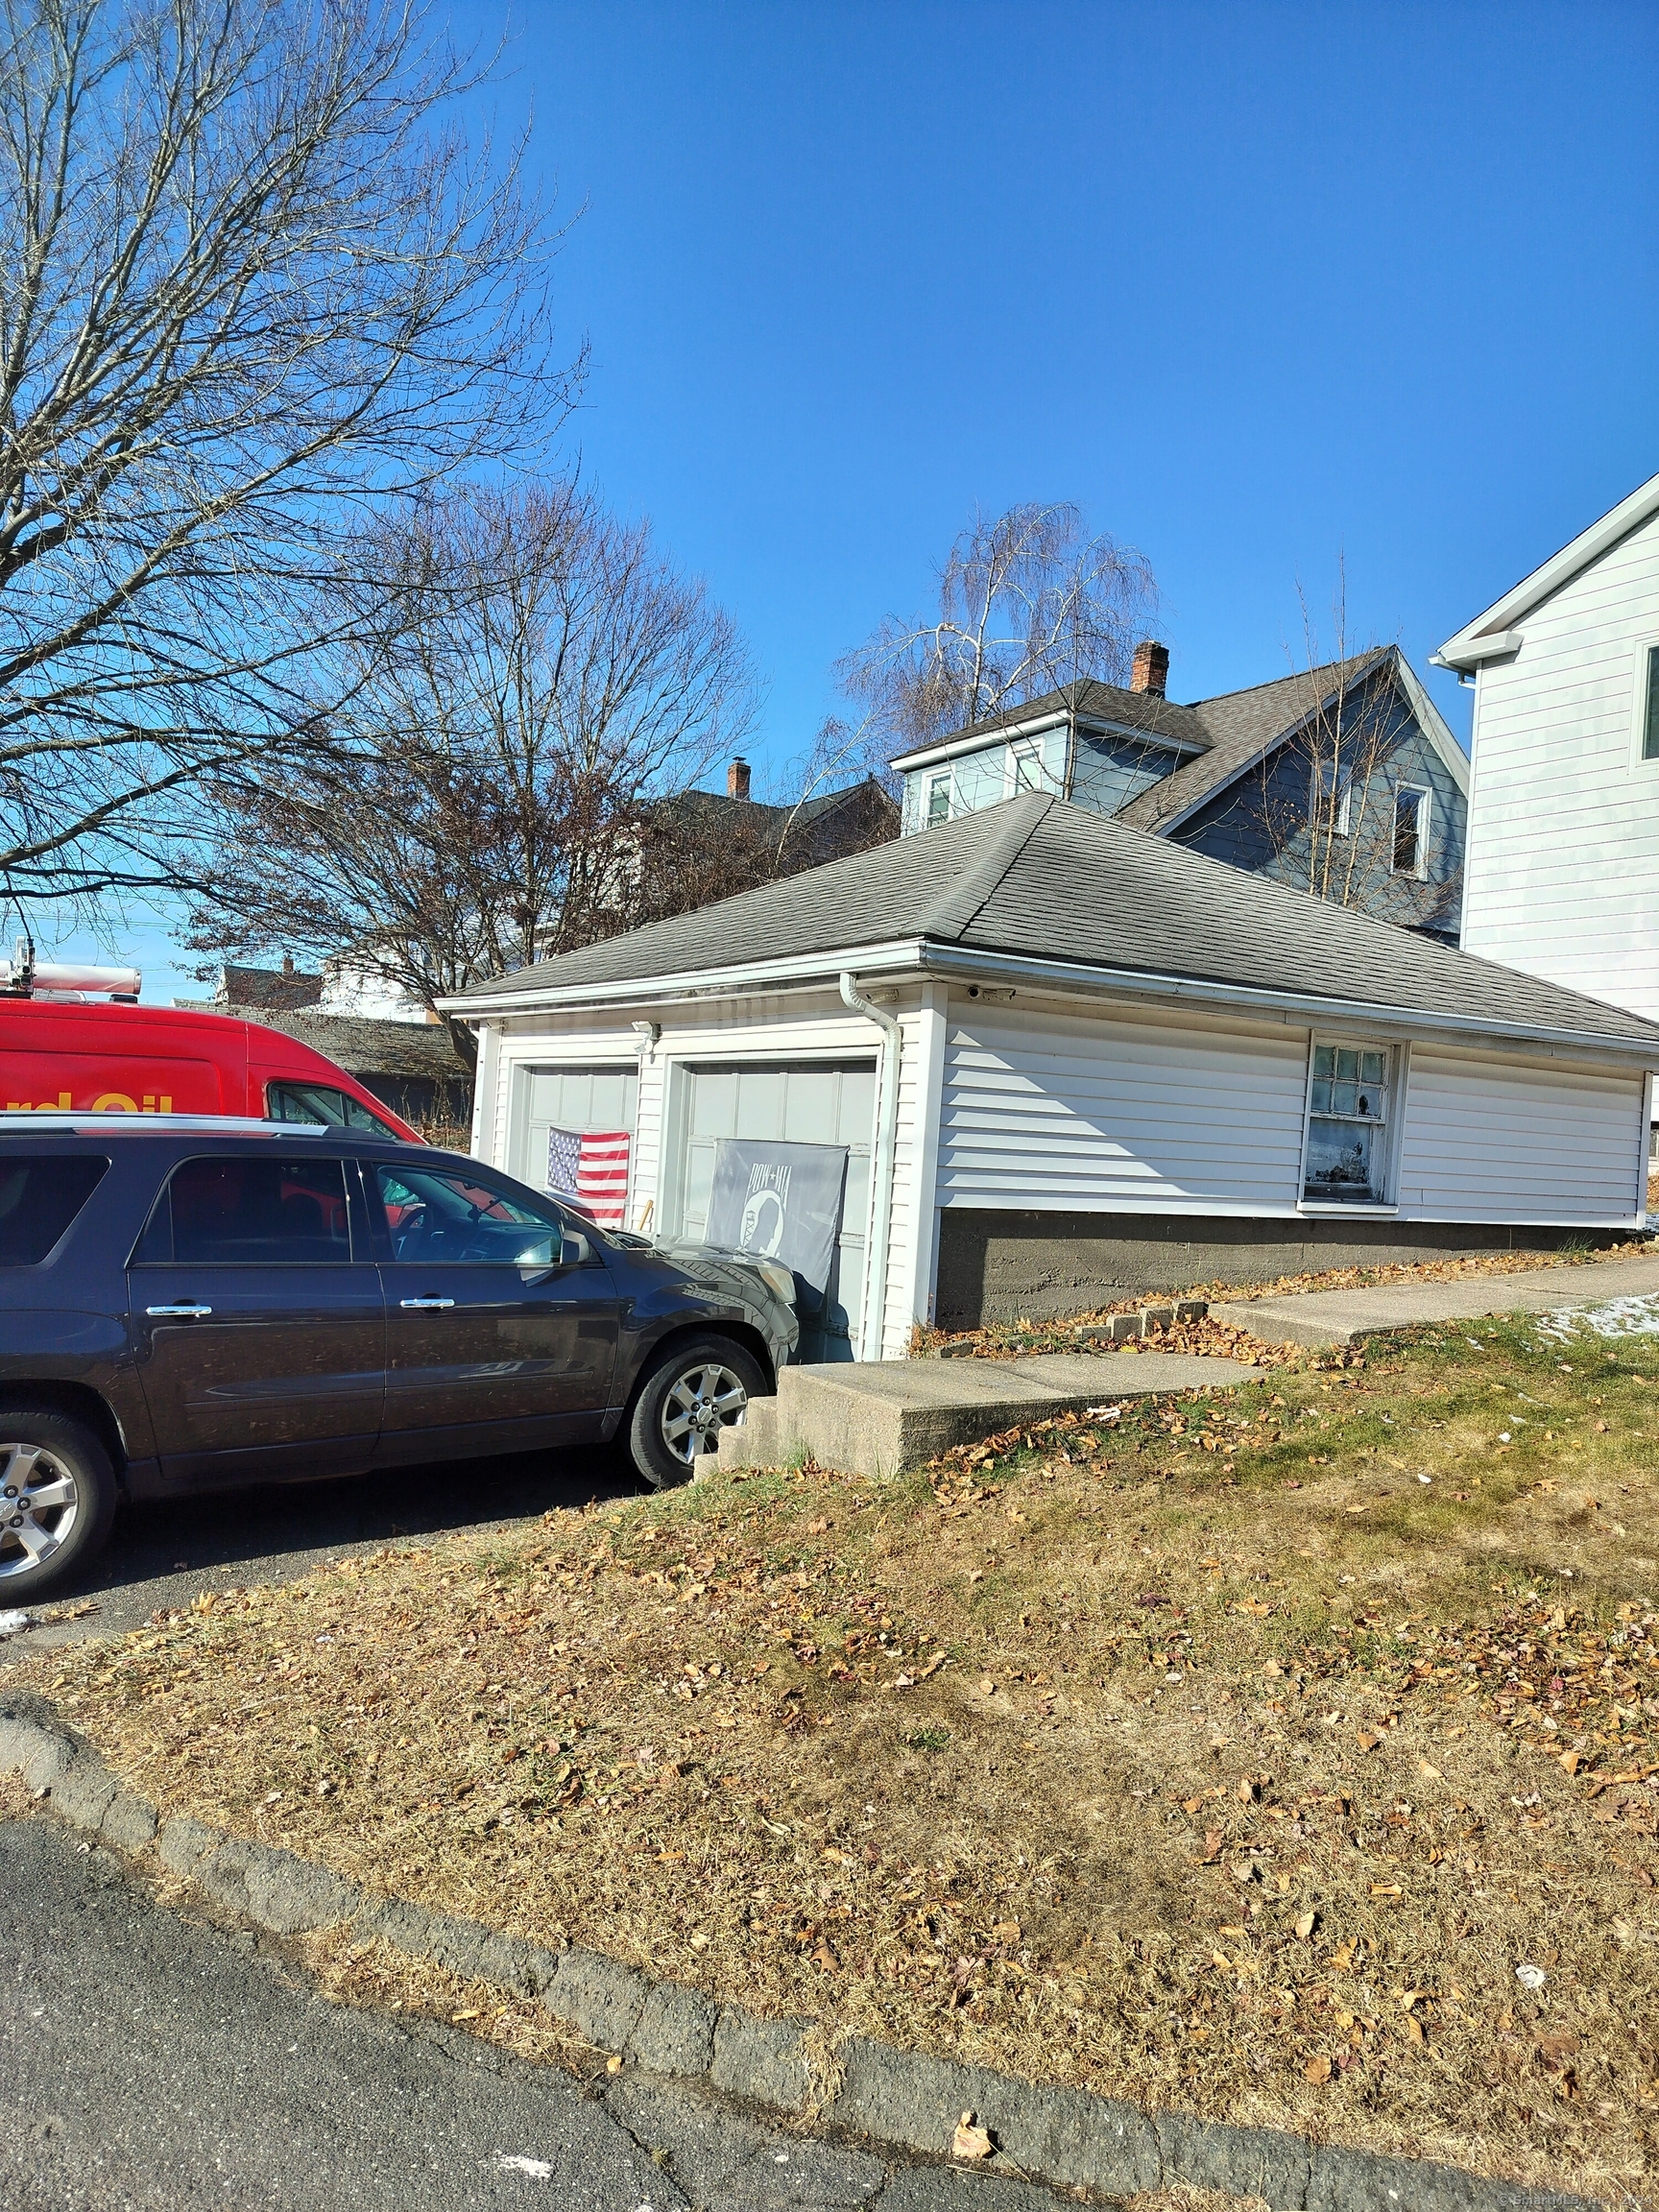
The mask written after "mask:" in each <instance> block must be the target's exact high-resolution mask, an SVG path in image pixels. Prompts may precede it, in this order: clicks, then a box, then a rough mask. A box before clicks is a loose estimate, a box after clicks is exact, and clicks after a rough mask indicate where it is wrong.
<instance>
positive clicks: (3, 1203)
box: [0, 1147, 109, 1267]
mask: <svg viewBox="0 0 1659 2212" xmlns="http://www.w3.org/2000/svg"><path fill="white" fill-rule="evenodd" d="M108 1166H109V1163H108V1160H95V1159H93V1158H92V1157H91V1156H90V1154H88V1153H85V1152H23V1153H17V1152H13V1151H12V1150H11V1148H10V1147H8V1148H7V1150H6V1151H5V1152H3V1153H0V1267H37V1266H38V1265H39V1263H40V1262H41V1261H42V1260H44V1259H45V1257H46V1255H47V1254H48V1253H49V1252H50V1251H52V1250H53V1248H54V1247H55V1246H56V1245H57V1244H58V1243H59V1242H60V1240H61V1239H62V1238H63V1236H64V1235H65V1233H66V1232H67V1230H68V1228H69V1225H70V1223H71V1222H72V1221H73V1220H74V1219H75V1217H76V1215H77V1214H79V1213H80V1211H81V1209H82V1207H83V1206H84V1205H85V1203H86V1201H87V1199H88V1198H90V1197H91V1195H92V1193H93V1191H94V1190H97V1188H98V1186H99V1184H100V1183H101V1182H102V1181H103V1180H104V1176H105V1172H106V1170H107V1169H108Z"/></svg>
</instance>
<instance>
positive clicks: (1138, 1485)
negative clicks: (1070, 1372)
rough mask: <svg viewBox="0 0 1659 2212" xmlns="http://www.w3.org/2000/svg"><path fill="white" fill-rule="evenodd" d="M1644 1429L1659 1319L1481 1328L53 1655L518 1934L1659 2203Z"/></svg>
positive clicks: (922, 2033) (295, 1835)
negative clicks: (1657, 2195) (1563, 1333)
mask: <svg viewBox="0 0 1659 2212" xmlns="http://www.w3.org/2000/svg"><path fill="white" fill-rule="evenodd" d="M1151 1356H1152V1355H1148V1357H1151ZM1656 1436H1659V1337H1655V1336H1652V1335H1645V1336H1644V1335H1636V1336H1630V1337H1627V1338H1621V1339H1617V1340H1613V1341H1609V1342H1603V1341H1601V1340H1600V1339H1599V1338H1596V1337H1595V1336H1593V1335H1590V1334H1579V1335H1575V1336H1572V1337H1571V1338H1570V1339H1562V1340H1556V1339H1554V1338H1551V1336H1550V1335H1548V1334H1546V1333H1545V1331H1544V1329H1543V1328H1542V1327H1541V1325H1540V1324H1539V1323H1538V1322H1537V1321H1535V1320H1531V1319H1526V1318H1523V1319H1522V1320H1520V1321H1517V1322H1515V1323H1512V1324H1511V1323H1487V1322H1482V1323H1479V1324H1474V1325H1470V1326H1469V1327H1468V1328H1467V1330H1466V1329H1465V1327H1464V1325H1461V1324H1459V1325H1458V1326H1457V1327H1456V1328H1455V1330H1445V1331H1426V1332H1418V1333H1416V1334H1412V1335H1406V1336H1402V1337H1400V1338H1396V1339H1390V1340H1388V1342H1387V1343H1386V1345H1385V1346H1383V1347H1382V1348H1379V1347H1376V1346H1374V1347H1373V1349H1372V1352H1371V1355H1370V1358H1369V1359H1368V1360H1366V1361H1358V1362H1352V1363H1349V1364H1346V1365H1342V1366H1335V1365H1326V1366H1323V1367H1321V1366H1318V1365H1315V1364H1312V1363H1307V1364H1303V1365H1299V1366H1284V1367H1280V1368H1278V1369H1276V1370H1275V1371H1274V1372H1273V1373H1271V1374H1270V1375H1269V1376H1268V1378H1267V1379H1266V1380H1265V1381H1263V1382H1262V1383H1256V1384H1252V1385H1249V1386H1247V1387H1246V1388H1244V1389H1241V1390H1238V1391H1237V1392H1234V1393H1230V1394H1225V1395H1223V1394H1215V1395H1213V1396H1206V1395H1202V1394H1199V1395H1188V1396H1185V1397H1175V1396H1171V1397H1168V1398H1165V1399H1158V1400H1152V1401H1141V1402H1137V1403H1133V1404H1131V1405H1128V1406H1126V1407H1124V1408H1123V1409H1122V1410H1121V1412H1120V1413H1119V1414H1118V1416H1117V1418H1116V1419H1110V1418H1104V1419H1099V1420H1095V1421H1089V1420H1087V1419H1083V1418H1080V1417H1077V1416H1068V1417H1066V1418H1064V1419H1061V1420H1057V1421H1054V1422H1050V1423H1047V1424H1045V1425H1043V1426H1042V1427H1040V1428H1038V1429H1037V1430H1034V1431H1022V1432H1019V1433H1017V1434H1014V1435H1011V1436H1009V1437H1007V1438H1003V1439H998V1440H996V1442H994V1444H992V1445H990V1446H976V1447H973V1448H971V1449H965V1450H963V1451H961V1452H959V1453H957V1454H954V1455H951V1456H950V1457H949V1458H948V1459H946V1460H945V1461H942V1462H940V1463H939V1464H937V1465H936V1466H935V1467H933V1468H932V1469H930V1470H929V1471H928V1472H927V1473H926V1475H925V1476H922V1477H917V1478H911V1479H905V1480H904V1481H902V1482H901V1483H897V1484H888V1485H882V1484H878V1483H872V1482H866V1481H862V1480H852V1479H844V1478H841V1477H837V1476H832V1475H827V1474H823V1473H821V1472H819V1471H817V1470H814V1469H810V1468H808V1469H805V1470H795V1471H780V1472H778V1473H775V1474H757V1475H754V1476H751V1477H735V1478H733V1477H723V1478H716V1479H711V1480H709V1481H708V1482H703V1483H699V1484H697V1485H696V1486H695V1487H694V1488H693V1489H691V1490H689V1491H686V1492H682V1493H679V1494H677V1495H674V1496H671V1497H668V1498H661V1499H655V1498H654V1499H642V1500H639V1501H637V1502H633V1501H630V1502H624V1503H620V1504H612V1505H608V1506H605V1507H602V1508H598V1509H595V1510H593V1511H590V1512H589V1513H587V1514H586V1515H582V1516H576V1515H560V1516H558V1517H554V1516H549V1517H548V1518H547V1520H546V1522H545V1523H544V1524H542V1525H540V1526H531V1527H522V1528H520V1529H519V1530H517V1531H516V1532H513V1533H510V1534H509V1535H506V1536H500V1535H497V1536H494V1537H493V1538H491V1539H489V1540H488V1541H483V1542H481V1541H480V1540H478V1539H475V1538H468V1539H459V1538H457V1539H452V1540H449V1541H446V1542H443V1543H440V1544H437V1545H422V1546H418V1547H417V1546H411V1547H406V1548H399V1549H397V1550H395V1551H387V1552H385V1553H383V1554H380V1555H378V1556H376V1557H374V1558H372V1559H368V1560H353V1561H348V1562H345V1563H343V1564H341V1565H340V1566H338V1567H336V1568H334V1569H332V1570H330V1571H328V1572H326V1573H323V1574H320V1575H315V1576H313V1577H312V1578H311V1579H310V1580H308V1581H306V1582H304V1583H303V1584H301V1585H297V1586H294V1587H290V1588H288V1589H283V1590H254V1591H231V1592H226V1593H222V1594H220V1595H218V1596H217V1597H216V1598H215V1599H213V1600H212V1601H211V1602H210V1603H209V1602H205V1601H204V1602H202V1603H201V1604H199V1606H198V1607H197V1609H195V1610H193V1611H192V1612H191V1613H189V1614H188V1615H170V1616H166V1617H162V1618H158V1619H157V1621H156V1623H154V1624H153V1625H152V1626H151V1627H150V1628H149V1629H148V1630H146V1631H145V1632H143V1633H142V1634H139V1635H137V1636H134V1637H131V1638H129V1639H127V1640H126V1641H125V1642H124V1643H121V1644H119V1645H105V1646H102V1647H78V1648H77V1650H76V1652H75V1654H74V1655H73V1656H72V1657H71V1658H70V1659H69V1660H68V1661H67V1662H64V1660H63V1659H62V1656H61V1654H53V1655H51V1656H50V1657H48V1656H47V1655H45V1654H42V1655H41V1657H40V1658H39V1659H37V1660H36V1661H35V1662H32V1663H31V1664H32V1665H33V1667H34V1669H35V1671H36V1676H37V1677H38V1679H40V1681H41V1683H42V1686H45V1687H49V1688H51V1689H53V1690H54V1692H55V1694H56V1695H57V1696H58V1697H59V1698H60V1701H61V1702H62V1703H63V1705H64V1706H65V1707H66V1709H67V1710H68V1712H69V1713H70V1714H71V1715H72V1717H73V1718H74V1719H75V1721H76V1722H77V1723H78V1724H79V1725H80V1726H81V1727H82V1728H83V1729H84V1730H85V1732H86V1733H87V1734H88V1735H89V1736H90V1737H91V1738H92V1739H93V1741H94V1742H95V1743H98V1745H99V1746H100V1747H101V1748H102V1749H103V1750H104V1751H105V1752H106V1754H107V1755H108V1756H109V1757H110V1758H111V1759H112V1761H113V1763H114V1764H115V1765H116V1766H118V1767H120V1768H121V1769H122V1770H123V1771H124V1772H125V1773H126V1774H127V1775H128V1776H129V1777H130V1778H131V1779H132V1780H133V1781H134V1782H135V1783H136V1785H137V1786H138V1787H140V1788H141V1789H143V1790H145V1791H147V1792H148V1793H150V1794H151V1795H153V1796H155V1797H156V1798H157V1799H158V1800H159V1801H160V1802H161V1803H162V1804H163V1805H164V1806H165V1807H166V1808H167V1810H169V1811H179V1810H185V1809H188V1810H190V1811H192V1812H195V1813H198V1814H200V1815H204V1817H206V1818H209V1819H211V1820H214V1821H217V1822H219V1823H220V1824H222V1825H224V1826H226V1827H228V1828H230V1829H232V1830H233V1831H235V1832H236V1833H238V1834H243V1835H249V1836H258V1837H261V1838H264V1839H268V1840H272V1841H277V1842H281V1843H284V1844H286V1845H288V1846H289V1847H291V1848H294V1849H298V1850H301V1851H305V1852H308V1853H311V1854H314V1855H315V1856H317V1857H319V1858H322V1859H325V1860H326V1861H328V1862H329V1863H331V1864H333V1865H335V1866H337V1867H338V1868H340V1869H341V1870H342V1871H343V1872H346V1873H349V1874H352V1875H354V1876H356V1877H358V1878H359V1879H361V1880H364V1881H367V1882H369V1883H371V1884H372V1885H374V1886H377V1887H384V1888H385V1889H387V1890H389V1891H393V1892H396V1893H397V1894H401V1895H406V1896H412V1897H418V1898H420V1899H421V1900H423V1901H425V1902H428V1903H432V1904H436V1905H440V1906H443V1907H445V1908H447V1909H449V1910H452V1911H462V1912H466V1913H469V1914H473V1915H476V1916H478V1917H480V1918H483V1919H486V1920H489V1921H493V1922H494V1923H497V1924H499V1925H501V1926H504V1927H508V1928H511V1929H513V1930H514V1931H516V1932H517V1933H520V1934H523V1935H525V1936H531V1937H533V1938H535V1939H537V1940H540V1941H542V1942H557V1941H559V1940H562V1939H573V1940H579V1941H582V1942H586V1943H589V1944H592V1945H594V1946H596V1947H598V1948H601V1949H605V1950H608V1951H611V1952H613V1953H615V1954H618V1955H621V1956H626V1957H628V1958H631V1959H633V1960H636V1961H637V1963H639V1964H640V1965H642V1966H645V1967H648V1968H649V1969H651V1970H652V1971H654V1972H658V1973H665V1974H670V1975H673V1976H676V1977H678V1978H679V1979H682V1980H684V1981H687V1982H691V1983H695V1984H699V1985H700V1986H703V1987H705V1988H707V1989H709V1990H710V1991H712V1992H714V1993H716V1994H718V1995H720V1996H723V1997H729V1998H733V1999H737V2000H740V2001H742V2002H744V2003H747V2004H749V2005H751V2006H756V2007H758V2008H764V2009H770V2010H773V2011H776V2012H780V2013H790V2014H806V2015H811V2016H813V2017H816V2018H819V2019H821V2020H822V2021H824V2022H825V2023H826V2024H827V2025H828V2027H829V2030H830V2031H831V2032H835V2031H839V2030H853V2031H858V2032H868V2033H874V2034H878V2035H882V2036H885V2037H887V2038H889V2039H891V2040H893V2041H895V2042H897V2043H901V2044H904V2045H909V2046H916V2047H926V2048H928V2049H931V2050H935V2051H940V2052H945V2053H950V2054H952V2055H955V2056H961V2057H963V2058H967V2059H971V2060H974V2061H976V2062H980V2063H985V2064H989V2065H994V2066H999V2067H1003V2068H1006V2069H1008V2070H1010V2071H1013V2072H1016V2073H1020V2074H1023V2075H1026V2076H1030V2077H1034V2078H1040V2079H1046V2080H1067V2081H1077V2082H1082V2083H1086V2084H1088V2085H1090V2086H1092V2087H1094V2088H1096V2089H1098V2090H1100V2091H1102V2092H1104V2093H1107V2094H1110V2095H1116V2096H1123V2097H1129V2098H1133V2099H1137V2100H1139V2101H1141V2102H1142V2103H1154V2104H1171V2105H1177V2106H1181V2107H1185V2108H1188V2109H1192V2110H1198V2111H1203V2112H1205V2113H1209V2114H1212V2115H1216V2116H1224V2117H1227V2118H1231V2119H1236V2120H1240V2121H1250V2122H1257V2123H1260V2124H1264V2125H1271V2126H1289V2127H1299V2128H1312V2129H1315V2130H1317V2131H1319V2132H1321V2133H1323V2134H1327V2135H1330V2136H1333V2137H1334V2138H1337V2139H1339V2140H1345V2141H1350V2142H1357V2143H1368V2144H1372V2145H1376V2146H1379V2147H1383V2148H1387V2149H1391V2150H1397V2151H1398V2150H1416V2151H1420V2152H1425V2153H1430V2154H1433V2155H1437V2156H1441V2157H1446V2158H1451V2159H1455V2160H1459V2161H1462V2162H1465V2163H1468V2164H1471V2165H1475V2166H1477V2167H1480V2168H1483V2169H1485V2170H1489V2171H1495V2172H1502V2173H1505V2174H1510V2175H1514V2176H1525V2177H1529V2178H1534V2179H1539V2180H1546V2179H1547V2180H1550V2181H1553V2182H1555V2183H1556V2184H1558V2185H1568V2184H1576V2185H1579V2186H1582V2187H1586V2188H1591V2189H1595V2188H1604V2187H1609V2186H1611V2185H1613V2184H1614V2183H1615V2182H1622V2183H1623V2185H1624V2186H1625V2187H1626V2189H1628V2190H1634V2191H1637V2192H1640V2191H1641V2190H1643V2188H1644V2187H1645V2186H1646V2177H1647V2175H1648V2172H1649V2167H1650V2162H1651V2159H1652V2153H1653V2144H1654V2131H1655V2128H1656V2126H1659V2007H1656V2006H1655V2002H1654V2000H1655V1982H1656V1980H1659V1975H1656V1971H1655V1969H1656V1968H1659V1892H1656V1891H1655V1888H1654V1881H1655V1877H1656V1875H1659V1852H1656V1848H1655V1827H1656V1824H1659V1823H1656V1820H1655V1814H1656V1811H1659V1643H1656V1641H1655V1635H1656V1630H1659V1607H1656V1604H1655V1586H1656V1581H1659V1573H1656V1566H1655V1554H1656V1553H1659V1484H1656V1480H1655V1475H1654V1444H1653V1440H1654V1438H1655V1437H1656ZM472 1479H476V1480H479V1481H485V1480H487V1479H488V1475H487V1472H486V1471H485V1470H479V1471H478V1472H477V1473H476V1474H475V1476H474V1477H473V1478H472ZM336 1965H337V1966H338V1960H336ZM1521 1969H1525V1970H1526V1971H1524V1972H1523V1971H1520V1970H1521ZM366 1971H367V1968H366ZM375 1971H376V1972H377V1973H381V1974H382V1976H383V1974H384V1967H383V1962H382V1964H381V1965H378V1966H376V1968H375ZM343 1985H349V1976H348V1978H347V1984H343ZM367 1985H368V1984H366V1986H367ZM468 2009H469V2010H472V2011H478V2012H479V2013H480V2015H481V2017H480V2020H479V2022H478V2023H477V2025H478V2026H479V2028H480V2032H484V2031H486V2030H488V2028H489V2026H490V2014H489V2011H488V2008H485V2007H483V2006H481V2005H478V2004H473V2005H470V2006H469V2007H468ZM503 2017H505V2014H504V2015H503Z"/></svg>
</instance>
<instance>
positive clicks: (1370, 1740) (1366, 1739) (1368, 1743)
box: [1354, 1734, 1383, 1751]
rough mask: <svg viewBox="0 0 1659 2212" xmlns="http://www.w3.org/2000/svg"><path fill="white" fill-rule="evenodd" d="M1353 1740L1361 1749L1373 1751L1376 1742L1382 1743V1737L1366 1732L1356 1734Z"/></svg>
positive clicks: (1376, 1744)
mask: <svg viewBox="0 0 1659 2212" xmlns="http://www.w3.org/2000/svg"><path fill="white" fill-rule="evenodd" d="M1354 1741H1355V1743H1358V1746H1359V1748H1360V1750H1361V1751H1375V1750H1376V1748H1377V1746H1378V1744H1379V1743H1382V1741H1383V1739H1382V1737H1381V1736H1372V1735H1369V1734H1366V1735H1363V1736H1356V1737H1355V1739H1354Z"/></svg>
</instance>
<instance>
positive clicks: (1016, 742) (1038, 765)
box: [1002, 737, 1048, 799]
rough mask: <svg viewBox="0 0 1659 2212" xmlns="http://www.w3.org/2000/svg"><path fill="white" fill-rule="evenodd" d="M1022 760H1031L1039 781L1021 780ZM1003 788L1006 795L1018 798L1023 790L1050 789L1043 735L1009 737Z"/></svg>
mask: <svg viewBox="0 0 1659 2212" xmlns="http://www.w3.org/2000/svg"><path fill="white" fill-rule="evenodd" d="M1022 761H1029V762H1030V763H1031V764H1032V766H1033V767H1034V768H1035V770H1036V774H1037V781H1035V782H1034V783H1022V782H1021V781H1020V765H1021V763H1022ZM1002 789H1003V793H1004V796H1005V797H1007V798H1009V799H1018V798H1019V797H1020V794H1021V793H1022V791H1046V790H1047V789H1048V763H1047V761H1046V758H1045V757H1044V754H1043V740H1042V738H1041V737H1012V738H1010V739H1009V741H1008V750H1007V752H1006V753H1005V754H1004V756H1003V763H1002Z"/></svg>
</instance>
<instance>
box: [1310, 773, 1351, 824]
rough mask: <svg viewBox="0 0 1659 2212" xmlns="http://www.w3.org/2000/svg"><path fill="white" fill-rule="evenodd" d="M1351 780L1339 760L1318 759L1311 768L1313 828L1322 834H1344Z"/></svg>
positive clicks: (1349, 800)
mask: <svg viewBox="0 0 1659 2212" xmlns="http://www.w3.org/2000/svg"><path fill="white" fill-rule="evenodd" d="M1353 801H1354V780H1353V778H1352V777H1351V776H1350V775H1349V774H1348V773H1347V771H1346V770H1345V769H1344V768H1343V766H1342V763H1341V761H1340V760H1339V759H1334V758H1333V759H1330V760H1323V759H1322V760H1319V761H1318V762H1316V763H1315V766H1314V770H1313V827H1314V829H1315V830H1317V831H1318V832H1319V833H1320V834H1321V835H1323V836H1326V837H1346V836H1347V834H1348V818H1349V815H1350V813H1351V812H1352V810H1353Z"/></svg>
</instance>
